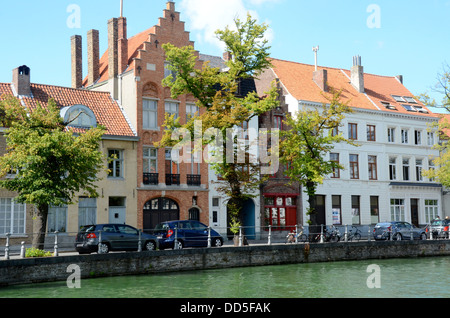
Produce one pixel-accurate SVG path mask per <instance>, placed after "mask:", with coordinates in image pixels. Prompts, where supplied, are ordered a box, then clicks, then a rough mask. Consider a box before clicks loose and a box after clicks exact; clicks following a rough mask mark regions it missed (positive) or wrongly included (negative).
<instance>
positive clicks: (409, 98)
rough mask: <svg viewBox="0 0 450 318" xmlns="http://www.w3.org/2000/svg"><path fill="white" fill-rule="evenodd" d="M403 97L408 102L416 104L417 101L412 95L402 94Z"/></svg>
mask: <svg viewBox="0 0 450 318" xmlns="http://www.w3.org/2000/svg"><path fill="white" fill-rule="evenodd" d="M403 98H404V99H405V100H406V101H407V102H408V103H410V104H417V101H416V100H415V99H414V98H412V97H408V96H403Z"/></svg>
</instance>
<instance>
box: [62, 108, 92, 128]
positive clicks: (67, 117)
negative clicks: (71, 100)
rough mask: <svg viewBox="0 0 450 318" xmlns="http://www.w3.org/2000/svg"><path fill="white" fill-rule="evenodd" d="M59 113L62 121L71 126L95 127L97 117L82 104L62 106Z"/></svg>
mask: <svg viewBox="0 0 450 318" xmlns="http://www.w3.org/2000/svg"><path fill="white" fill-rule="evenodd" d="M60 115H61V117H62V118H63V120H64V122H65V123H66V124H67V125H68V126H71V127H81V128H91V127H97V119H96V118H95V114H94V112H93V111H92V110H91V109H90V108H89V107H87V106H84V105H73V106H66V107H62V108H61V110H60Z"/></svg>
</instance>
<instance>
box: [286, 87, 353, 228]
mask: <svg viewBox="0 0 450 318" xmlns="http://www.w3.org/2000/svg"><path fill="white" fill-rule="evenodd" d="M324 96H325V97H326V98H327V99H328V100H329V104H328V105H327V104H323V105H322V111H319V109H318V108H313V109H302V110H299V111H298V112H297V113H296V114H295V117H293V116H291V115H287V117H286V120H285V124H286V125H287V126H288V127H289V129H288V130H283V131H282V132H281V142H280V153H281V158H280V159H281V162H284V163H286V164H288V165H289V169H287V171H286V174H287V176H288V177H289V178H290V180H291V182H294V181H297V182H299V183H300V185H302V187H304V188H305V189H306V193H307V195H308V203H309V209H308V212H307V214H308V215H309V216H310V220H309V223H310V225H319V224H318V222H317V219H316V217H317V214H316V210H315V207H316V189H317V186H318V185H319V184H321V183H323V180H324V178H325V176H327V175H329V174H330V173H332V172H333V170H334V169H343V167H342V166H341V165H340V164H339V163H338V162H335V161H332V160H328V159H326V155H327V154H328V153H329V152H330V151H331V150H332V149H333V148H334V146H335V144H337V143H341V142H345V143H348V144H352V145H356V144H354V143H353V142H352V141H350V140H347V139H346V138H344V137H343V135H342V133H336V130H335V129H336V128H338V127H339V126H340V125H341V122H342V119H343V118H344V116H345V114H346V113H350V112H352V110H351V108H350V107H349V106H348V105H347V104H346V103H342V102H341V101H340V97H341V91H335V90H333V89H332V88H330V95H325V94H324Z"/></svg>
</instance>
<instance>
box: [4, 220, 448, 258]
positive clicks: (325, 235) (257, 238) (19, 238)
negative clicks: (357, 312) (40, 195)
mask: <svg viewBox="0 0 450 318" xmlns="http://www.w3.org/2000/svg"><path fill="white" fill-rule="evenodd" d="M185 230H186V229H178V228H175V229H173V234H172V235H173V242H179V241H182V240H185V239H186V238H187V236H186V233H185V232H184V231H185ZM190 230H192V229H190ZM213 230H214V231H215V232H218V233H219V235H220V236H221V237H222V238H223V243H224V245H234V246H238V247H239V246H244V245H246V244H248V242H249V241H250V242H251V244H252V245H253V244H259V245H272V244H287V243H293V244H305V243H327V244H328V243H331V244H332V243H333V242H336V241H337V242H344V243H346V242H354V241H366V242H367V241H374V240H375V238H374V235H373V225H359V226H354V225H339V226H337V225H336V226H325V225H319V226H302V225H295V226H290V227H284V226H283V227H281V226H270V225H269V226H263V227H244V226H241V227H239V228H238V229H236V228H235V229H234V230H235V232H236V233H234V234H233V233H232V232H231V229H230V228H220V227H213V228H212V227H207V228H206V229H202V231H201V232H202V233H201V235H198V236H195V235H193V236H190V237H189V239H191V240H200V241H202V242H203V245H204V246H203V247H207V248H210V247H212V246H213V245H214V244H213V239H214V236H215V235H212V231H213ZM154 231H155V230H139V236H138V238H136V240H134V242H135V243H133V244H136V245H135V246H134V247H133V249H135V250H137V251H143V250H144V249H145V248H144V243H145V241H144V240H143V239H142V233H147V234H152V233H155V232H154ZM96 232H98V234H99V237H98V238H97V239H98V243H99V244H102V242H103V237H104V235H105V234H104V233H106V232H104V233H102V231H96ZM36 234H37V233H30V234H20V235H17V234H14V235H13V234H11V233H6V234H5V235H1V236H0V241H1V240H2V239H4V240H5V243H4V249H3V251H4V254H3V255H2V249H1V248H0V259H2V258H3V259H10V257H11V255H12V254H14V255H15V256H19V257H20V258H25V253H26V249H27V248H29V247H31V241H32V239H33V236H34V235H36ZM46 234H47V235H46V239H45V242H44V246H43V250H46V251H49V252H51V253H52V255H53V256H59V255H60V253H61V251H64V252H73V251H75V244H76V242H75V241H76V235H77V233H73V232H72V233H69V232H58V231H56V232H53V233H46ZM333 235H334V236H335V237H336V238H338V239H334V240H333V239H331V238H332V236H333ZM383 235H384V237H383V238H384V239H385V240H390V241H394V240H398V239H399V238H398V237H396V236H395V233H394V232H393V231H392V230H390V231H389V230H385V231H384V232H383ZM102 236H103V237H102ZM24 238H26V240H23V239H24ZM441 238H442V239H446V240H448V239H449V231H445V232H444V231H443V232H442V233H439V237H436V235H433V232H432V231H428V235H427V237H426V239H427V240H435V239H441ZM409 239H410V240H414V239H415V237H414V235H413V231H412V229H411V232H410V237H409ZM118 242H120V241H119V240H118ZM159 243H160V239H158V240H157V241H156V247H157V248H158V247H159ZM180 247H181V246H180V245H178V244H173V247H172V248H173V249H178V248H180ZM98 253H102V251H101V249H100V250H99V251H98ZM2 256H3V257H2Z"/></svg>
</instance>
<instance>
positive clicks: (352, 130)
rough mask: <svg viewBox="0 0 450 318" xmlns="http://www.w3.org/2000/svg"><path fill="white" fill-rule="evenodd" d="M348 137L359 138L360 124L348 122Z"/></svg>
mask: <svg viewBox="0 0 450 318" xmlns="http://www.w3.org/2000/svg"><path fill="white" fill-rule="evenodd" d="M348 139H352V140H357V139H358V124H353V123H349V124H348Z"/></svg>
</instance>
